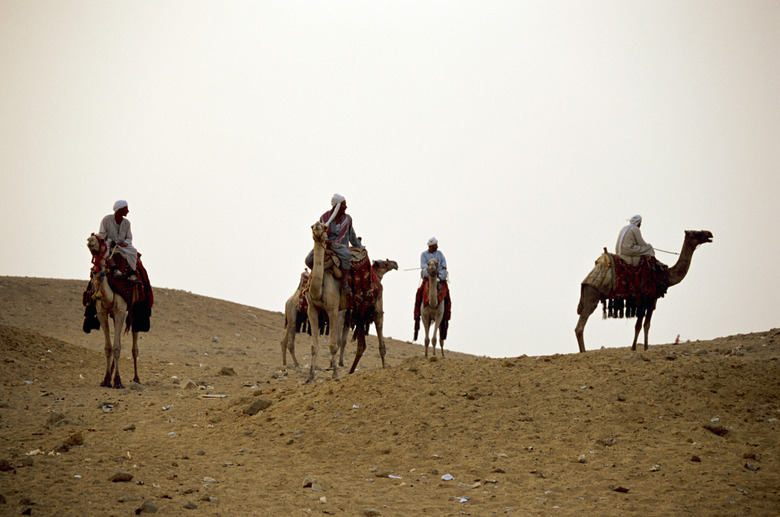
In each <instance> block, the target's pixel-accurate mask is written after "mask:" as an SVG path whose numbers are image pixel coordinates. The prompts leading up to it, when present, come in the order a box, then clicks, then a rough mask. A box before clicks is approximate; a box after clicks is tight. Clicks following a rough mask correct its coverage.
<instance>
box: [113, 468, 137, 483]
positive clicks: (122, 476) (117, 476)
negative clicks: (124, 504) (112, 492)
mask: <svg viewBox="0 0 780 517" xmlns="http://www.w3.org/2000/svg"><path fill="white" fill-rule="evenodd" d="M132 479H133V475H132V474H131V473H129V472H128V471H126V470H121V469H120V470H117V471H116V472H115V473H114V475H113V476H111V477H110V478H108V480H109V481H113V482H114V483H119V482H126V481H132Z"/></svg>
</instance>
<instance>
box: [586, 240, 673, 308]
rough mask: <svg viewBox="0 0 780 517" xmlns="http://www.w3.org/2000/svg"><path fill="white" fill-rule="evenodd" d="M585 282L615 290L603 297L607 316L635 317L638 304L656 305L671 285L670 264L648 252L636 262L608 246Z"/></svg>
mask: <svg viewBox="0 0 780 517" xmlns="http://www.w3.org/2000/svg"><path fill="white" fill-rule="evenodd" d="M582 283H583V284H586V285H591V286H593V287H595V288H596V289H599V290H600V291H602V292H604V291H606V292H613V293H614V295H613V297H611V298H604V299H602V304H603V306H604V317H605V318H622V317H624V316H626V317H629V318H632V317H634V316H636V311H637V309H638V308H642V309H655V304H656V301H657V300H658V298H663V296H664V295H665V294H666V291H667V289H668V288H669V268H668V266H666V265H665V264H663V263H661V262H659V261H658V260H657V259H656V258H655V257H649V256H642V257H640V259H639V264H638V265H636V266H633V265H631V264H629V263H628V262H626V261H625V260H623V259H622V258H620V255H615V254H612V253H607V252H606V250H605V251H604V253H603V254H602V255H601V256H600V257H599V258H598V259H597V260H596V267H594V268H593V270H592V271H591V272H590V273H589V274H588V276H587V277H585V280H583V281H582Z"/></svg>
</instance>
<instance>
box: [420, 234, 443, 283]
mask: <svg viewBox="0 0 780 517" xmlns="http://www.w3.org/2000/svg"><path fill="white" fill-rule="evenodd" d="M431 259H436V260H438V261H439V272H438V277H439V280H441V281H442V282H446V281H447V259H445V258H444V253H442V252H441V251H439V241H437V240H436V237H431V238H430V239H428V249H427V250H426V251H423V252H422V253H421V254H420V269H421V271H420V276H421V277H422V278H425V277H426V276H428V261H429V260H431Z"/></svg>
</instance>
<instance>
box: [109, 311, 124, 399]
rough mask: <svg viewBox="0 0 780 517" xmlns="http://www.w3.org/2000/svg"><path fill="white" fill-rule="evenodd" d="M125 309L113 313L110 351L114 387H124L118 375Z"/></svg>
mask: <svg viewBox="0 0 780 517" xmlns="http://www.w3.org/2000/svg"><path fill="white" fill-rule="evenodd" d="M126 317H127V311H119V312H117V313H114V316H113V318H114V346H113V347H111V352H112V353H113V356H114V388H124V385H123V384H122V379H121V377H119V358H120V357H121V356H122V328H123V327H124V323H125V318H126Z"/></svg>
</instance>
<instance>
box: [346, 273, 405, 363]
mask: <svg viewBox="0 0 780 517" xmlns="http://www.w3.org/2000/svg"><path fill="white" fill-rule="evenodd" d="M371 268H372V269H373V270H374V273H376V276H378V277H379V281H380V282H381V281H382V278H383V277H384V276H385V274H386V273H387V272H388V271H392V270H394V269H398V263H397V262H396V261H394V260H389V259H388V260H375V261H374V262H373V263H372V264H371ZM372 319H373V322H374V327H375V328H376V337H377V340H378V341H379V356H380V357H381V358H382V368H384V367H385V353H386V351H387V348H386V347H385V338H384V336H383V335H382V325H383V323H384V319H385V312H384V308H383V302H382V291H380V292H379V295H378V296H377V299H376V301H375V302H374V309H373V318H372ZM369 325H370V322H369ZM356 332H357V330H356ZM367 333H368V328H367V327H366V328H365V334H367ZM357 341H358V344H357V351H356V352H355V360H354V361H353V363H352V367H351V368H350V369H349V373H355V369H356V368H357V365H358V362H360V358H361V357H362V356H363V352H364V351H365V350H366V340H365V335H361V334H360V333H359V332H358V339H357ZM338 344H339V350H340V354H339V366H344V349H345V348H346V344H347V331H346V329H344V331H343V332H342V334H341V339H340V340H339V343H338Z"/></svg>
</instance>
